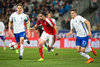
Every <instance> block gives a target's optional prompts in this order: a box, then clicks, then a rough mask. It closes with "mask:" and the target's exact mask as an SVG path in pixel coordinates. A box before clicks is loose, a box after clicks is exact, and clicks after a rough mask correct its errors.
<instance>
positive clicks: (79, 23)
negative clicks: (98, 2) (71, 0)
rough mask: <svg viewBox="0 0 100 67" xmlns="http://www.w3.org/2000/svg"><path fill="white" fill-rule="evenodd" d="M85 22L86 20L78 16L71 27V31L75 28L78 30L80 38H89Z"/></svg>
mask: <svg viewBox="0 0 100 67" xmlns="http://www.w3.org/2000/svg"><path fill="white" fill-rule="evenodd" d="M85 20H86V19H85V18H83V17H82V16H80V15H77V16H76V17H75V18H74V19H71V22H70V27H71V29H73V28H74V29H75V30H76V33H77V36H79V37H85V36H88V30H87V28H86V25H85V23H84V22H85Z"/></svg>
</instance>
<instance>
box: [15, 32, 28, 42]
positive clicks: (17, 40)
mask: <svg viewBox="0 0 100 67" xmlns="http://www.w3.org/2000/svg"><path fill="white" fill-rule="evenodd" d="M14 36H15V39H16V42H17V43H18V42H20V38H21V37H24V39H26V32H25V31H24V32H20V33H17V34H14Z"/></svg>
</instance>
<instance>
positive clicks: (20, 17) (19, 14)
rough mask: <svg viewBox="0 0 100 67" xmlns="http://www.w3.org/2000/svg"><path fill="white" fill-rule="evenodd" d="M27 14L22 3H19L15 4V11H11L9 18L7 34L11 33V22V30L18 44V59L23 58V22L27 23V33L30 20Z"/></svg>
mask: <svg viewBox="0 0 100 67" xmlns="http://www.w3.org/2000/svg"><path fill="white" fill-rule="evenodd" d="M27 17H28V16H27V15H26V14H24V13H23V5H22V4H21V3H19V4H17V11H16V12H14V13H12V14H11V16H10V18H9V24H8V25H9V34H10V33H11V22H13V30H14V36H15V39H16V42H17V43H18V45H20V56H19V59H22V58H23V52H24V39H25V37H26V32H25V26H24V22H26V23H27V32H28V34H29V28H30V27H29V26H30V21H29V20H28V18H27Z"/></svg>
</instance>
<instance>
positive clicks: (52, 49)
mask: <svg viewBox="0 0 100 67" xmlns="http://www.w3.org/2000/svg"><path fill="white" fill-rule="evenodd" d="M47 18H50V19H51V20H52V21H53V23H54V24H55V26H54V27H55V30H56V34H57V37H58V38H57V39H59V36H58V27H57V26H56V20H55V19H54V18H52V13H48V14H47ZM54 42H55V39H54ZM51 47H52V48H51V51H52V52H54V48H53V44H52V45H51ZM48 52H50V50H48Z"/></svg>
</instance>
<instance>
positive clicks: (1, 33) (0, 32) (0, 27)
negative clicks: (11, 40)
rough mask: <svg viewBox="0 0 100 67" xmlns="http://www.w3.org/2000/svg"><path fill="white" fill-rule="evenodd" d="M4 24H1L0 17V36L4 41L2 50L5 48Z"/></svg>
mask: <svg viewBox="0 0 100 67" xmlns="http://www.w3.org/2000/svg"><path fill="white" fill-rule="evenodd" d="M4 30H5V25H4V24H3V22H2V20H1V18H0V38H1V39H2V40H3V43H4V50H6V44H5V33H4Z"/></svg>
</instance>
